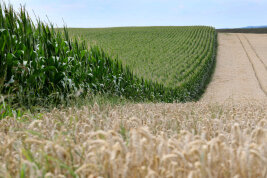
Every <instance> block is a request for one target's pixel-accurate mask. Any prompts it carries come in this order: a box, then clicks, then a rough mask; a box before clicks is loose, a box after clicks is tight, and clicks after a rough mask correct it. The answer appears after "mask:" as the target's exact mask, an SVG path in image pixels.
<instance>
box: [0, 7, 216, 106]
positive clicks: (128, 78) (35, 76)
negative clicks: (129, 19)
mask: <svg viewBox="0 0 267 178" xmlns="http://www.w3.org/2000/svg"><path fill="white" fill-rule="evenodd" d="M0 29H1V30H0V69H1V70H0V93H1V95H2V96H1V97H2V98H4V99H1V100H8V103H9V104H10V105H13V106H14V105H16V106H18V107H20V106H23V107H25V106H26V107H27V108H32V106H39V105H41V106H47V105H50V104H51V103H53V104H55V105H58V104H60V105H61V104H62V103H64V104H66V103H67V104H68V103H69V101H72V100H73V99H75V100H76V98H79V97H81V98H86V97H87V96H88V95H89V96H92V95H95V94H100V95H103V94H105V95H108V96H112V97H113V96H116V97H117V96H119V97H122V98H126V99H129V100H131V101H152V102H186V101H195V100H198V98H199V97H200V96H201V95H202V93H203V92H204V90H205V87H206V85H207V83H208V82H209V79H210V76H211V74H212V70H213V67H214V64H215V56H216V31H215V29H214V28H212V27H205V26H192V27H139V28H105V29H67V28H64V29H63V30H58V29H54V28H53V25H52V24H46V23H43V22H42V21H40V20H37V23H34V22H33V21H32V20H31V18H30V17H29V16H28V13H27V12H26V11H25V9H24V8H23V7H22V8H21V9H20V12H15V11H14V10H13V8H12V6H10V7H6V6H5V5H3V6H2V5H1V6H0Z"/></svg>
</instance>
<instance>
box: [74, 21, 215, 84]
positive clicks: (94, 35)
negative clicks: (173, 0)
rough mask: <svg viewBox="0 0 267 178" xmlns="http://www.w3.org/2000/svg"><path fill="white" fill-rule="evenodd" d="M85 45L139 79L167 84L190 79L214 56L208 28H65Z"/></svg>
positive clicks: (210, 32)
mask: <svg viewBox="0 0 267 178" xmlns="http://www.w3.org/2000/svg"><path fill="white" fill-rule="evenodd" d="M69 32H70V33H71V34H72V35H75V36H79V37H80V39H82V40H84V41H86V42H87V43H88V44H90V45H92V44H94V45H97V46H100V47H101V48H103V49H104V50H105V51H106V52H108V54H110V55H112V57H113V58H114V57H118V59H119V60H121V61H122V63H123V64H124V66H126V65H127V66H129V67H130V69H131V70H132V71H133V72H134V74H135V75H137V76H138V77H139V78H141V77H143V78H144V79H147V80H152V81H155V82H158V83H161V84H164V86H168V87H173V88H175V87H177V86H179V85H181V84H183V83H184V82H187V80H191V79H190V78H191V77H193V76H192V75H194V73H197V72H198V71H199V70H201V69H202V67H203V65H201V64H202V63H204V62H205V61H207V60H209V59H210V58H211V56H212V55H214V49H213V48H214V43H215V31H214V28H212V27H205V26H186V27H124V28H98V29H97V28H93V29H69Z"/></svg>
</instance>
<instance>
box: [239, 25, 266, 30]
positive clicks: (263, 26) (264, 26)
mask: <svg viewBox="0 0 267 178" xmlns="http://www.w3.org/2000/svg"><path fill="white" fill-rule="evenodd" d="M242 28H246V29H247V28H267V25H262V26H247V27H242Z"/></svg>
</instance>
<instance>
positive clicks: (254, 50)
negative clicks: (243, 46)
mask: <svg viewBox="0 0 267 178" xmlns="http://www.w3.org/2000/svg"><path fill="white" fill-rule="evenodd" d="M243 37H244V38H245V39H246V40H247V42H248V44H249V46H250V47H251V49H252V50H253V52H254V53H255V55H256V56H257V58H259V60H260V61H261V63H262V65H263V66H264V68H265V69H266V71H267V66H266V64H265V63H264V62H263V60H262V59H261V57H260V56H259V54H258V53H257V51H256V49H255V48H254V46H253V45H252V44H251V43H250V41H249V39H248V38H247V37H246V36H245V35H243Z"/></svg>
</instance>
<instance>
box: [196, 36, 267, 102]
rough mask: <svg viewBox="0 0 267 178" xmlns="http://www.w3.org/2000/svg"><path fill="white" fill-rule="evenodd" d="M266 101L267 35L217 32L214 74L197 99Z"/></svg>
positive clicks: (212, 100)
mask: <svg viewBox="0 0 267 178" xmlns="http://www.w3.org/2000/svg"><path fill="white" fill-rule="evenodd" d="M246 100H249V101H251V100H256V101H264V102H265V101H267V34H242V33H239V34H233V33H219V35H218V54H217V64H216V68H215V73H214V76H213V79H212V81H211V83H210V84H209V86H208V88H207V91H206V93H205V94H204V96H203V98H202V99H201V101H205V102H217V103H224V102H226V101H227V102H229V101H230V102H233V103H240V102H243V101H246Z"/></svg>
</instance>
